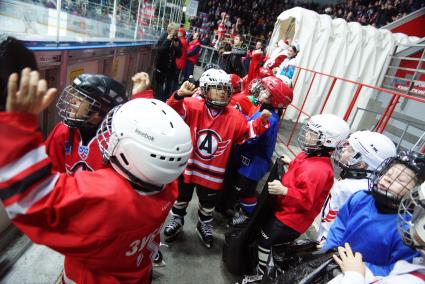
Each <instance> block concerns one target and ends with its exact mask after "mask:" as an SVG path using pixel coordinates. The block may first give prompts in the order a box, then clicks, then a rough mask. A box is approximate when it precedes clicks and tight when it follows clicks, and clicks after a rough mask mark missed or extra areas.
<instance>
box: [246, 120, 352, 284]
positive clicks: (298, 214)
mask: <svg viewBox="0 0 425 284" xmlns="http://www.w3.org/2000/svg"><path fill="white" fill-rule="evenodd" d="M349 133H350V130H349V127H348V124H347V123H346V122H345V121H344V120H342V119H341V118H339V117H337V116H336V115H333V114H319V115H314V116H312V117H311V118H310V119H309V120H308V121H307V123H306V124H305V125H304V126H303V127H302V128H301V130H300V133H299V136H298V142H299V144H300V148H301V150H302V152H301V153H300V154H298V155H297V156H296V157H295V159H294V160H293V161H292V162H290V163H289V167H288V171H287V172H286V173H285V174H284V175H283V178H282V180H274V181H272V182H269V183H268V191H269V193H270V194H273V195H276V200H275V209H274V214H273V216H271V218H270V219H268V220H266V221H265V223H264V224H263V226H262V227H261V233H260V235H259V240H258V266H257V274H256V275H249V276H246V277H245V278H244V280H243V281H244V283H250V282H255V281H260V280H261V279H262V278H263V275H264V269H265V267H266V262H267V259H268V257H269V255H270V250H271V247H272V246H273V245H276V244H280V243H286V242H291V241H293V240H295V239H296V238H298V237H299V236H300V235H301V234H303V233H304V232H305V231H306V230H307V229H308V227H310V225H311V224H312V223H313V221H314V218H316V216H317V215H318V214H319V212H320V210H321V209H322V206H323V203H324V202H325V200H326V197H327V196H328V194H329V191H330V189H331V187H332V184H333V182H334V174H333V168H332V163H331V159H330V156H331V153H332V151H333V150H334V149H335V147H336V145H337V144H338V143H339V142H340V141H341V140H343V139H345V138H347V136H348V134H349ZM284 162H286V163H288V162H289V161H288V159H287V158H286V159H285V160H284Z"/></svg>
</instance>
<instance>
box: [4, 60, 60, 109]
mask: <svg viewBox="0 0 425 284" xmlns="http://www.w3.org/2000/svg"><path fill="white" fill-rule="evenodd" d="M18 88H19V90H18ZM56 96H57V90H56V89H54V88H51V89H47V82H46V80H44V79H41V80H40V75H39V73H38V71H32V72H31V69H30V68H25V69H23V70H22V72H21V80H20V82H19V85H18V74H16V73H13V74H12V75H10V77H9V81H8V85H7V101H6V111H7V112H23V113H29V114H35V115H38V114H40V113H41V112H42V111H43V110H45V109H46V108H47V107H48V106H49V105H50V103H51V102H52V101H53V100H54V99H55V97H56Z"/></svg>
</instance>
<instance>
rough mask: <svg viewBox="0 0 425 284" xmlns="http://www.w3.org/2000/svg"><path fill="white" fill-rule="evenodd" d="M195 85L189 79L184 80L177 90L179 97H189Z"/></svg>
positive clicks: (193, 91)
mask: <svg viewBox="0 0 425 284" xmlns="http://www.w3.org/2000/svg"><path fill="white" fill-rule="evenodd" d="M195 90H196V86H195V85H194V84H192V83H190V82H189V81H186V82H184V83H183V84H182V85H181V87H180V89H178V91H177V95H178V96H179V97H190V96H192V95H193V94H194V93H195Z"/></svg>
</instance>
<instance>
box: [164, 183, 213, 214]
mask: <svg viewBox="0 0 425 284" xmlns="http://www.w3.org/2000/svg"><path fill="white" fill-rule="evenodd" d="M195 187H196V194H197V195H198V199H199V208H198V216H199V220H201V221H203V222H210V221H212V220H213V211H214V208H215V204H216V202H217V196H218V192H219V191H218V190H214V189H210V188H207V187H203V186H200V185H195V184H192V183H185V182H184V181H183V178H182V177H180V178H179V195H178V197H177V201H176V202H175V203H174V205H173V208H172V209H171V212H172V214H173V215H178V216H181V217H184V216H185V215H186V213H187V212H186V209H187V207H188V206H189V202H190V201H191V200H192V196H193V191H194V190H195Z"/></svg>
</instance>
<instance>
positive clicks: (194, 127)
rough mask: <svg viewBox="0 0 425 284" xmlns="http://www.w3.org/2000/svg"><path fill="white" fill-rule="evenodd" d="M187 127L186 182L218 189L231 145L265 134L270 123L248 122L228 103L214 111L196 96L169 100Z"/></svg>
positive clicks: (220, 187) (172, 97) (220, 185)
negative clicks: (190, 149)
mask: <svg viewBox="0 0 425 284" xmlns="http://www.w3.org/2000/svg"><path fill="white" fill-rule="evenodd" d="M167 104H169V105H170V106H171V107H172V108H174V109H175V110H176V111H177V112H178V113H179V114H180V115H181V116H182V117H183V119H184V120H185V121H186V123H187V124H188V125H189V127H190V131H191V137H192V144H193V152H192V155H191V157H190V159H189V161H188V164H187V167H186V169H185V171H184V173H183V177H184V181H185V182H186V183H194V184H198V185H201V186H204V187H207V188H210V189H216V190H221V189H222V186H223V179H224V173H225V171H226V166H227V162H228V160H229V156H230V152H231V149H232V145H233V144H236V143H243V142H244V141H245V139H247V138H248V139H250V138H254V137H256V136H259V135H261V134H262V133H264V132H265V131H266V130H267V128H268V127H269V124H267V125H263V123H262V122H261V120H260V119H257V120H254V121H250V122H248V121H247V119H246V118H245V117H244V116H243V115H242V114H241V113H240V112H239V111H237V110H236V109H234V108H231V107H230V106H227V107H225V108H224V109H222V110H220V111H218V113H214V111H215V110H212V109H210V108H208V107H206V105H205V101H204V100H203V99H202V100H200V99H199V98H185V99H184V100H183V99H176V98H175V97H174V95H172V96H171V97H170V98H169V99H168V100H167Z"/></svg>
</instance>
